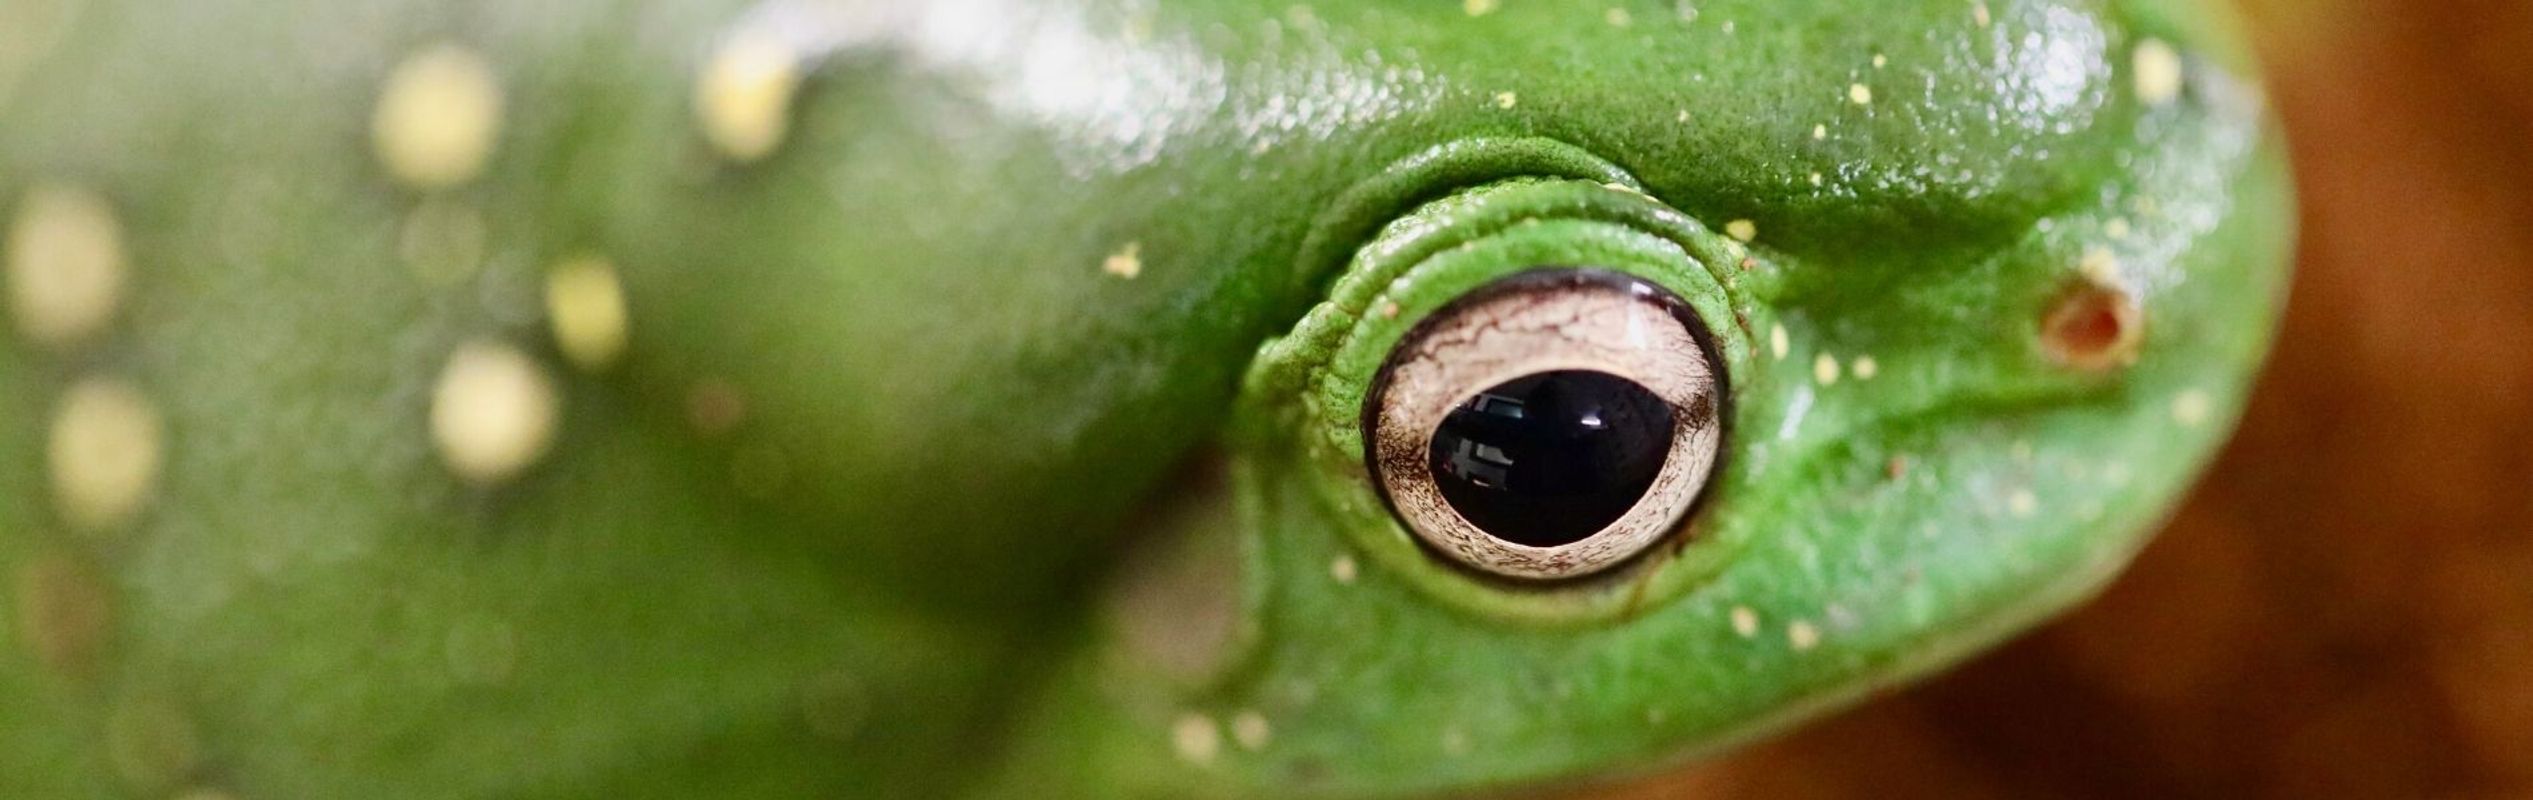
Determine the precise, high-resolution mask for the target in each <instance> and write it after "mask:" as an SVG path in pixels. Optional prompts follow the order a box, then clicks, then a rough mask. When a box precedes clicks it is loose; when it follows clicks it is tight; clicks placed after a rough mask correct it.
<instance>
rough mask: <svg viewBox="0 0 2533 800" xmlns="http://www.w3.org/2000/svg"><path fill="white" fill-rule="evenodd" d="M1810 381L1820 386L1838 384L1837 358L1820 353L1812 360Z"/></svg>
mask: <svg viewBox="0 0 2533 800" xmlns="http://www.w3.org/2000/svg"><path fill="white" fill-rule="evenodd" d="M1812 380H1813V381H1814V382H1817V383H1819V384H1820V385H1822V386H1834V385H1837V383H1838V357H1837V356H1833V355H1830V354H1828V353H1822V354H1820V355H1819V356H1818V357H1815V358H1813V359H1812Z"/></svg>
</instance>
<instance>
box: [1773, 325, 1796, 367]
mask: <svg viewBox="0 0 2533 800" xmlns="http://www.w3.org/2000/svg"><path fill="white" fill-rule="evenodd" d="M1793 349H1794V337H1792V336H1789V335H1787V334H1786V332H1785V326H1784V325H1771V326H1769V327H1768V352H1769V353H1770V354H1772V355H1774V356H1776V358H1777V360H1778V361H1784V360H1785V355H1786V353H1788V352H1791V351H1792V350H1793Z"/></svg>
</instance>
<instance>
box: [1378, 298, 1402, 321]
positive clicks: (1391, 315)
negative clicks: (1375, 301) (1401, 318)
mask: <svg viewBox="0 0 2533 800" xmlns="http://www.w3.org/2000/svg"><path fill="white" fill-rule="evenodd" d="M1398 312H1399V308H1398V301H1396V300H1392V301H1388V302H1384V303H1382V304H1381V318H1382V319H1398Z"/></svg>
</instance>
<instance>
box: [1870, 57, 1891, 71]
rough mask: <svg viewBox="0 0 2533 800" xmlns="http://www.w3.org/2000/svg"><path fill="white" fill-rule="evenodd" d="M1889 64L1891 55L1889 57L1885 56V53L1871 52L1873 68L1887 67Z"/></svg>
mask: <svg viewBox="0 0 2533 800" xmlns="http://www.w3.org/2000/svg"><path fill="white" fill-rule="evenodd" d="M1890 65H1891V57H1890V56H1886V55H1883V54H1881V53H1875V54H1873V68H1874V69H1881V68H1883V67H1887V66H1890Z"/></svg>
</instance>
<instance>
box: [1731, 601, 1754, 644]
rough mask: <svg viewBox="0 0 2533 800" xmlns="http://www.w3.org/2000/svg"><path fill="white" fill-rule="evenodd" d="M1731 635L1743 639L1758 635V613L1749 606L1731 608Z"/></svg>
mask: <svg viewBox="0 0 2533 800" xmlns="http://www.w3.org/2000/svg"><path fill="white" fill-rule="evenodd" d="M1733 633H1735V634H1738V635H1740V636H1741V638H1744V639H1748V638H1750V637H1753V636H1757V635H1759V612H1757V611H1752V610H1750V607H1749V606H1735V607H1733Z"/></svg>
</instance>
